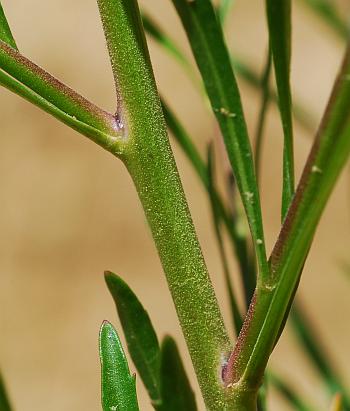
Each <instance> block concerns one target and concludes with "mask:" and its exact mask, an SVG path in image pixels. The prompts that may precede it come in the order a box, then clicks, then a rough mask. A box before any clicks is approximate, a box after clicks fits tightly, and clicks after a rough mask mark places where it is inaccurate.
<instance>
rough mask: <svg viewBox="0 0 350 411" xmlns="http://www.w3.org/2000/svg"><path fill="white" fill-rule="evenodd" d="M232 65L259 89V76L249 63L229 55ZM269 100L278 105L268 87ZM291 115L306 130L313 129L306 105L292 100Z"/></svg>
mask: <svg viewBox="0 0 350 411" xmlns="http://www.w3.org/2000/svg"><path fill="white" fill-rule="evenodd" d="M231 60H232V65H233V68H234V70H235V72H236V73H237V75H238V76H240V77H241V78H242V79H243V80H244V81H246V83H247V84H249V85H250V86H251V87H253V88H255V89H260V87H261V78H260V76H259V74H258V73H256V72H255V71H254V69H253V68H251V67H250V66H249V65H247V64H246V63H245V62H244V61H243V60H242V59H237V56H231ZM268 94H269V100H270V101H271V102H272V103H273V104H276V105H278V97H277V95H276V92H275V91H274V90H272V89H271V88H270V89H269V93H268ZM293 115H294V118H295V120H296V121H297V122H298V123H299V124H300V125H301V126H302V127H303V128H304V129H305V130H307V131H308V132H311V131H313V130H314V127H313V124H314V123H315V120H314V118H313V115H312V114H310V113H309V112H308V110H307V108H306V107H304V106H302V105H301V104H300V103H296V102H294V104H293Z"/></svg>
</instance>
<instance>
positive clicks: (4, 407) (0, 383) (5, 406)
mask: <svg viewBox="0 0 350 411" xmlns="http://www.w3.org/2000/svg"><path fill="white" fill-rule="evenodd" d="M11 409H12V408H11V405H10V400H9V398H8V395H7V392H6V388H5V383H4V380H3V378H2V376H1V374H0V411H11Z"/></svg>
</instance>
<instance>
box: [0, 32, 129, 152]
mask: <svg viewBox="0 0 350 411" xmlns="http://www.w3.org/2000/svg"><path fill="white" fill-rule="evenodd" d="M0 84H1V85H3V86H4V87H6V88H8V89H9V90H11V91H13V92H15V93H17V94H19V95H20V96H22V97H23V98H25V99H26V100H28V101H30V102H32V103H33V104H35V105H37V106H38V107H40V108H42V109H43V110H45V111H47V112H48V113H50V114H52V115H53V116H55V117H56V118H58V119H60V120H61V121H63V122H64V123H66V124H67V125H69V126H70V127H72V128H74V129H75V130H77V131H79V132H81V133H82V134H84V135H86V136H87V137H89V138H91V139H92V140H93V141H95V142H96V143H97V144H99V145H101V146H102V147H104V148H106V149H107V150H109V151H113V152H114V153H119V151H120V147H121V146H122V144H123V141H122V140H121V138H120V136H121V132H120V129H119V127H118V122H117V120H116V118H115V116H113V115H112V114H109V113H107V112H106V111H104V110H102V109H101V108H99V107H97V106H96V105H94V104H93V103H91V102H90V101H88V100H87V99H86V98H84V97H83V96H81V95H80V94H78V93H77V92H75V91H74V90H72V89H71V88H69V87H68V86H66V85H65V84H63V83H62V82H61V81H59V80H57V79H56V78H55V77H53V76H52V75H51V74H49V73H47V72H46V71H45V70H43V69H42V68H40V67H39V66H37V65H36V64H34V63H33V62H32V61H30V60H29V59H27V58H26V57H24V56H23V55H22V54H20V53H19V52H18V51H17V50H16V49H14V48H12V47H10V46H9V45H8V44H6V43H5V42H3V41H1V40H0Z"/></svg>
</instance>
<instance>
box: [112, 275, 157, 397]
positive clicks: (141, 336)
mask: <svg viewBox="0 0 350 411" xmlns="http://www.w3.org/2000/svg"><path fill="white" fill-rule="evenodd" d="M105 279H106V283H107V286H108V289H109V291H110V293H111V294H112V297H113V299H114V302H115V304H116V307H117V311H118V315H119V318H120V321H121V324H122V327H123V331H124V334H125V338H126V342H127V345H128V349H129V353H130V356H131V358H132V360H133V362H134V364H135V367H136V368H137V370H138V372H139V375H140V377H141V379H142V381H143V383H144V385H145V387H146V389H147V391H148V393H149V396H150V398H151V400H152V402H153V403H154V404H161V394H160V382H159V369H160V349H159V343H158V339H157V335H156V333H155V331H154V328H153V326H152V323H151V320H150V318H149V315H148V313H147V311H146V310H145V309H144V308H143V306H142V304H141V303H140V301H139V300H138V298H137V297H136V295H135V294H134V293H133V291H132V290H131V289H130V287H129V286H128V285H127V284H126V283H125V282H124V281H123V280H122V279H121V278H120V277H118V276H117V275H115V274H113V273H112V272H110V271H106V272H105Z"/></svg>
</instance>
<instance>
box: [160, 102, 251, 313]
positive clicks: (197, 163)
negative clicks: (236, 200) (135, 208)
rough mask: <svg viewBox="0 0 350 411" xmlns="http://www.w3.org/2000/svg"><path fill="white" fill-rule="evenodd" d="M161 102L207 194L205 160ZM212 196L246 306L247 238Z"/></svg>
mask: <svg viewBox="0 0 350 411" xmlns="http://www.w3.org/2000/svg"><path fill="white" fill-rule="evenodd" d="M162 104H163V111H164V116H165V121H166V123H167V125H168V128H169V130H170V131H171V133H172V134H173V136H174V137H175V139H176V141H177V143H178V144H179V145H180V147H181V148H182V150H183V151H184V153H185V154H186V156H187V158H188V160H189V161H190V163H191V164H192V166H193V168H194V170H195V171H196V173H197V175H198V177H199V179H200V180H201V182H202V184H203V186H204V188H205V190H206V191H207V192H208V194H209V191H208V190H209V180H208V172H207V166H206V164H205V162H204V161H203V160H202V158H201V156H200V154H199V152H198V150H197V148H196V147H195V146H194V144H193V142H192V140H191V137H190V136H189V134H188V133H187V131H186V130H185V129H184V127H183V126H182V124H181V123H180V121H179V120H178V119H177V117H176V116H175V114H174V113H173V112H172V111H171V110H170V108H169V106H168V105H167V104H166V103H165V102H164V100H163V101H162ZM212 196H213V197H214V198H215V203H216V205H217V212H218V213H219V215H220V219H221V220H222V222H223V223H224V224H225V227H226V230H227V232H228V234H229V236H230V238H231V240H232V244H233V248H234V253H235V255H236V257H237V260H238V263H239V267H240V275H241V278H242V284H243V288H244V295H245V302H246V305H247V306H248V305H249V303H250V300H251V298H252V295H253V292H254V288H255V267H254V264H252V263H251V260H250V254H249V252H248V244H247V239H246V236H245V234H242V230H240V229H239V227H238V222H237V221H236V220H237V218H235V216H231V215H229V213H228V212H227V210H226V208H225V206H224V202H223V200H222V198H221V197H220V195H219V193H217V191H216V190H215V189H214V190H213V191H212Z"/></svg>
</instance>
